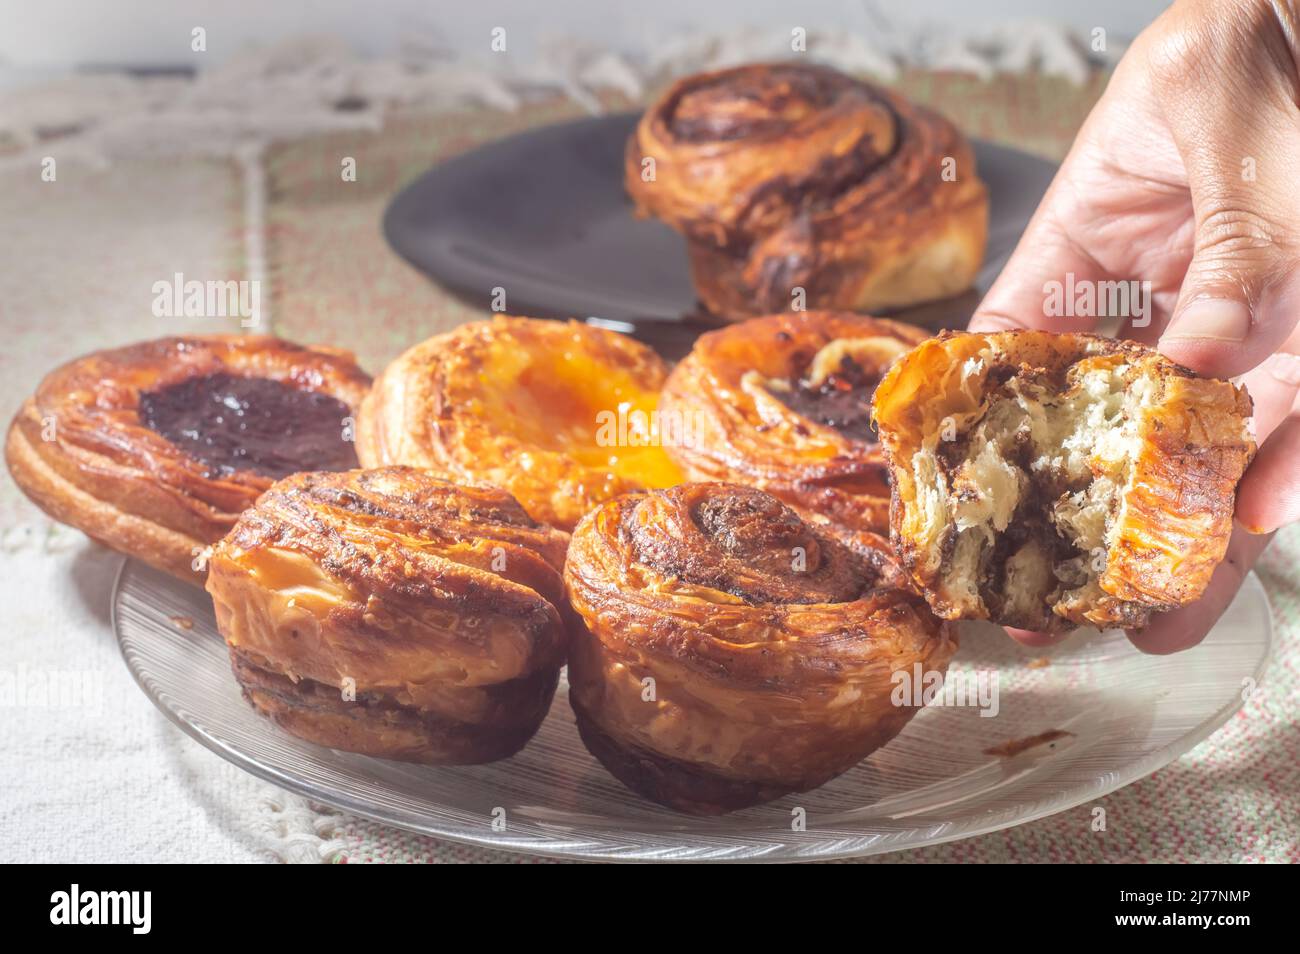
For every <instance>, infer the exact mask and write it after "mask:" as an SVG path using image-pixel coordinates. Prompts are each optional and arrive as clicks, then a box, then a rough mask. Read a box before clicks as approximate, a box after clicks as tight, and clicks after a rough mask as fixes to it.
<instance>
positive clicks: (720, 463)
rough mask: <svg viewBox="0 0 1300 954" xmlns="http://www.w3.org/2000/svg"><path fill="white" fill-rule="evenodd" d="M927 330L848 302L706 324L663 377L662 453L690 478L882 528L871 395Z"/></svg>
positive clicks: (883, 492)
mask: <svg viewBox="0 0 1300 954" xmlns="http://www.w3.org/2000/svg"><path fill="white" fill-rule="evenodd" d="M925 337H926V333H925V332H923V331H921V330H920V329H917V328H914V327H912V326H911V325H904V324H901V323H899V322H896V321H885V320H882V319H879V318H868V317H866V316H863V315H855V314H850V313H847V312H825V311H823V312H801V313H790V314H784V315H772V316H769V317H767V318H754V319H751V320H749V321H746V322H742V323H740V324H736V325H731V326H729V327H727V328H723V329H721V330H718V331H713V332H709V333H708V334H705V335H702V336H701V337H700V338H699V339H698V340H697V341H696V343H695V347H694V349H692V351H691V353H690V354H688V355H687V356H686V357H685V358H684V359H683V360H682V361H681V362H679V363H678V365H677V367H676V368H674V369H673V372H672V374H671V375H669V377H668V383H667V385H666V386H665V387H664V392H663V395H662V397H661V398H660V407H661V411H662V413H663V414H664V415H666V416H667V417H669V418H673V419H681V420H682V421H686V422H689V424H690V426H689V427H683V428H682V429H681V431H682V433H684V434H687V435H689V436H690V438H691V439H690V440H687V441H675V442H671V443H670V445H669V453H670V454H671V455H672V456H673V458H674V459H675V460H676V461H677V463H678V465H679V466H680V467H681V468H682V470H683V471H684V472H685V474H686V475H687V477H688V478H689V479H691V480H720V481H730V482H732V483H740V484H747V485H749V486H751V487H757V488H759V489H760V490H765V491H767V492H768V493H770V494H772V495H773V496H775V497H779V498H780V499H781V500H783V501H785V502H786V503H787V504H789V505H790V506H792V507H795V508H796V509H798V510H799V511H800V512H801V513H802V514H803V515H804V516H805V517H806V518H809V519H813V520H816V519H818V518H824V519H825V520H827V521H828V523H829V525H831V526H832V527H833V528H844V529H846V530H848V531H850V532H853V531H860V530H869V531H880V532H885V533H887V532H888V528H889V483H888V471H887V468H886V466H885V460H884V455H883V453H882V452H881V450H880V447H879V445H878V444H877V443H876V432H875V428H874V426H873V425H872V423H871V396H872V394H873V393H874V391H875V388H876V384H877V383H878V382H879V381H880V379H881V377H883V376H884V374H885V371H886V370H888V368H889V366H890V364H891V363H892V362H893V361H894V360H895V359H896V358H898V357H899V356H900V355H902V354H905V353H906V352H907V351H909V350H910V349H911V348H912V346H913V345H915V344H917V343H918V342H920V341H922V340H924V338H925Z"/></svg>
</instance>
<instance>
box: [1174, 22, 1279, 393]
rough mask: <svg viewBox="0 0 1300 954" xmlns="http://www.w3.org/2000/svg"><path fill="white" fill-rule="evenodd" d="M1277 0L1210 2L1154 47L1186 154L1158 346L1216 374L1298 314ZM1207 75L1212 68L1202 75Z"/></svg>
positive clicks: (1250, 355)
mask: <svg viewBox="0 0 1300 954" xmlns="http://www.w3.org/2000/svg"><path fill="white" fill-rule="evenodd" d="M1284 6H1285V5H1269V4H1254V3H1252V4H1236V5H1231V6H1227V7H1220V8H1217V9H1218V10H1219V11H1221V12H1220V14H1219V15H1218V16H1209V17H1205V18H1200V19H1197V20H1195V21H1193V23H1192V24H1191V25H1188V26H1186V27H1185V28H1183V29H1182V30H1179V31H1176V32H1175V33H1172V34H1166V35H1165V36H1164V37H1163V41H1162V42H1160V43H1158V44H1157V45H1156V46H1155V47H1154V48H1153V49H1152V51H1151V53H1150V60H1149V62H1150V64H1151V77H1152V88H1153V91H1154V93H1155V94H1156V97H1157V99H1158V100H1159V101H1160V102H1161V105H1162V107H1163V112H1164V115H1165V117H1166V119H1167V121H1168V123H1169V127H1170V132H1171V133H1172V134H1173V138H1174V142H1175V144H1176V145H1177V147H1178V151H1179V153H1180V155H1181V156H1182V159H1183V164H1184V166H1185V168H1186V172H1187V184H1188V188H1189V190H1190V192H1191V199H1192V212H1193V217H1194V221H1195V244H1194V248H1193V254H1192V261H1191V264H1190V265H1189V266H1188V269H1187V274H1186V276H1185V278H1184V279H1183V284H1182V288H1181V290H1180V292H1179V297H1178V303H1177V305H1176V306H1175V308H1174V312H1173V316H1172V318H1171V319H1170V322H1169V325H1168V326H1167V327H1166V329H1165V331H1164V334H1163V335H1162V336H1161V338H1160V350H1161V351H1163V352H1164V353H1165V354H1167V355H1169V357H1171V358H1173V359H1174V360H1175V361H1178V362H1179V363H1181V364H1185V365H1187V366H1188V367H1191V368H1193V369H1194V370H1196V371H1199V372H1201V373H1203V374H1207V375H1211V376H1214V377H1224V378H1226V377H1234V376H1236V375H1240V374H1244V373H1245V372H1246V371H1249V370H1250V369H1251V368H1254V367H1256V366H1257V365H1259V364H1260V363H1261V362H1262V361H1263V360H1264V359H1265V358H1267V357H1268V356H1269V355H1270V354H1272V353H1273V352H1274V351H1276V350H1277V349H1278V348H1279V347H1280V346H1281V345H1282V343H1283V342H1284V341H1285V340H1286V339H1287V337H1288V336H1289V335H1290V334H1291V332H1292V330H1294V328H1295V327H1296V322H1297V319H1298V318H1300V269H1297V268H1296V265H1297V263H1300V234H1298V230H1300V197H1298V193H1297V190H1296V188H1295V185H1296V180H1297V175H1298V173H1300V170H1297V159H1296V157H1297V156H1300V110H1298V109H1297V107H1296V87H1297V77H1296V73H1295V62H1296V61H1295V60H1294V59H1293V58H1292V54H1293V52H1296V53H1300V50H1292V44H1293V43H1294V42H1295V37H1294V35H1293V32H1292V31H1291V30H1290V29H1289V27H1288V26H1287V25H1286V24H1283V23H1282V22H1280V21H1279V16H1280V15H1281V14H1280V12H1279V11H1280V9H1282V8H1283V7H1284ZM1207 77H1214V78H1215V80H1214V81H1213V82H1207V81H1206V78H1207Z"/></svg>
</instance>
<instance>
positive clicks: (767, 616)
mask: <svg viewBox="0 0 1300 954" xmlns="http://www.w3.org/2000/svg"><path fill="white" fill-rule="evenodd" d="M879 543H880V549H878V550H876V551H875V552H874V555H873V558H871V559H868V558H866V557H865V556H864V555H863V554H859V553H856V552H854V551H853V550H851V549H849V548H847V547H845V546H843V545H842V544H840V543H838V542H837V541H836V540H834V539H833V538H831V537H829V536H827V535H825V534H823V533H821V532H820V531H819V530H817V529H815V528H814V527H812V526H810V525H808V524H806V523H805V522H803V521H802V520H800V518H799V517H798V515H797V514H795V513H794V512H793V511H791V510H790V509H789V508H787V507H785V506H784V505H783V504H781V503H780V501H778V500H776V499H775V498H774V497H771V496H769V495H768V494H765V493H763V492H761V491H758V490H755V489H753V488H748V487H740V486H735V485H727V484H715V483H708V484H684V485H682V486H679V487H674V488H673V489H671V490H664V491H655V492H651V493H646V494H630V495H628V496H625V497H621V498H619V499H617V500H614V501H610V502H608V503H606V504H604V505H602V506H601V507H599V508H598V509H596V510H595V511H593V512H592V513H591V514H589V515H588V516H587V517H586V518H584V520H583V521H582V523H581V524H579V526H578V529H577V530H576V531H575V533H574V536H573V540H572V542H571V544H570V547H569V556H568V561H567V563H566V565H565V582H566V585H567V588H568V593H569V600H570V603H571V605H572V606H573V609H574V610H575V611H576V612H577V614H578V616H579V617H581V620H582V622H583V623H584V624H585V625H584V626H583V627H580V628H578V629H577V630H575V633H574V641H573V645H572V646H571V648H570V656H569V685H570V689H569V699H570V702H571V703H572V705H573V709H574V713H575V714H576V716H577V719H578V725H579V728H580V729H581V731H582V735H583V738H584V740H586V742H587V744H588V746H589V748H591V750H592V752H593V754H595V755H596V756H597V758H599V759H600V760H601V761H602V762H603V763H604V764H605V766H606V767H607V768H608V769H609V770H610V771H611V772H612V773H613V774H614V775H615V776H616V777H618V778H619V779H620V780H621V781H623V782H624V783H625V784H627V785H628V786H629V787H630V788H632V789H634V790H635V791H637V792H640V793H641V794H643V795H645V796H646V797H647V798H651V799H654V800H655V801H658V802H661V803H662V804H665V805H668V806H669V807H672V808H675V809H677V810H679V811H684V812H691V813H697V814H714V813H719V812H725V811H731V810H734V809H737V808H741V807H744V806H745V805H750V804H755V803H757V802H761V801H766V800H770V799H772V798H776V797H779V796H780V795H782V794H784V793H787V792H792V791H804V790H807V789H810V788H814V787H816V786H818V785H821V784H822V783H824V782H826V781H827V780H829V779H831V778H833V777H834V776H836V775H838V774H840V773H841V772H844V771H845V770H847V769H848V768H850V767H851V766H853V765H855V764H856V763H857V762H859V761H861V759H862V758H864V757H865V756H866V755H867V754H868V753H869V752H871V751H872V750H874V749H875V748H877V747H878V746H880V745H883V744H884V743H885V742H887V741H888V740H889V739H890V738H892V737H893V736H894V735H895V734H897V733H898V731H899V730H900V729H902V727H903V725H905V724H906V722H907V721H908V719H910V718H911V716H912V715H913V713H914V709H912V708H909V707H906V706H895V705H894V704H893V702H892V700H891V690H892V689H893V680H892V674H893V673H894V672H895V671H897V670H908V671H911V668H912V666H913V665H914V664H920V665H922V666H923V667H924V668H925V669H927V670H937V671H940V672H942V671H943V669H944V668H945V667H946V665H947V662H948V659H949V657H950V656H951V655H952V653H953V651H954V650H955V642H954V639H955V637H954V635H953V632H952V631H951V629H950V628H949V627H948V625H947V624H944V623H941V622H940V621H938V620H936V619H935V618H934V617H933V616H932V615H931V613H930V612H929V610H928V608H927V607H926V606H925V604H924V602H923V601H922V600H921V599H920V598H919V597H918V596H916V595H915V594H914V593H912V591H911V590H910V589H905V588H901V587H899V586H898V585H897V583H898V581H899V580H900V578H901V577H900V574H899V573H898V571H897V568H896V567H895V566H894V565H893V561H892V559H891V558H890V556H889V555H888V553H887V552H886V548H885V546H884V542H883V541H880V542H879ZM647 680H649V681H647Z"/></svg>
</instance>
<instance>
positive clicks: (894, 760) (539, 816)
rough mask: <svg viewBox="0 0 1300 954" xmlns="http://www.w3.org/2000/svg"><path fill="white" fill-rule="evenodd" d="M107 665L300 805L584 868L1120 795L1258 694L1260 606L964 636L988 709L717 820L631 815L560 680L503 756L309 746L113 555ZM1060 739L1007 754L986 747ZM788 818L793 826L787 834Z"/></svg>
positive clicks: (927, 723)
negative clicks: (446, 760)
mask: <svg viewBox="0 0 1300 954" xmlns="http://www.w3.org/2000/svg"><path fill="white" fill-rule="evenodd" d="M113 622H114V629H115V631H116V633H117V638H118V641H119V643H120V645H121V648H122V655H123V656H124V657H125V659H126V663H127V665H128V666H129V667H130V669H131V672H132V674H133V675H134V676H135V678H136V680H137V681H138V682H139V684H140V686H141V688H143V689H144V691H145V693H146V694H147V695H148V696H149V698H150V699H152V700H153V702H154V704H155V705H157V706H158V708H159V709H161V710H162V711H163V712H164V713H166V714H167V716H168V717H169V718H171V719H172V721H174V722H175V723H176V724H177V725H179V726H180V727H181V728H182V729H184V730H185V731H186V732H188V733H189V734H190V735H191V736H193V737H194V738H196V739H198V740H199V741H200V742H202V743H203V744H204V745H206V746H207V747H208V748H210V749H212V750H213V751H214V752H216V753H218V754H219V755H221V756H223V757H224V758H226V759H228V760H230V761H231V762H233V763H234V764H236V765H238V766H240V767H241V768H243V769H245V770H247V771H249V772H251V773H253V774H254V775H257V776H259V777H261V778H264V779H266V780H267V781H270V782H272V783H274V784H276V785H279V786H281V787H283V788H286V789H289V790H291V791H294V792H298V793H300V794H302V795H304V796H306V797H308V798H311V799H315V800H317V801H320V802H324V803H326V804H329V805H333V806H335V807H337V808H340V809H343V810H345V811H349V812H353V813H355V814H357V815H362V816H365V817H367V818H372V819H375V820H377V821H380V822H385V823H388V824H391V825H396V826H398V827H401V828H406V829H410V830H411V831H416V832H421V833H424V834H428V835H434V836H437V837H439V838H449V839H453V840H456V841H463V842H472V843H475V844H482V845H486V846H489V847H493V848H499V849H507V850H517V851H527V852H535V853H538V854H549V855H564V856H571V857H581V858H592V859H603V860H633V859H653V860H674V861H677V860H689V861H703V860H764V861H766V860H801V859H817V858H835V857H844V856H853V855H866V854H876V853H879V852H886V851H896V850H898V849H900V848H915V847H918V846H921V845H928V844H934V843H936V842H942V841H950V840H953V839H957V838H965V837H969V836H971V835H978V834H982V833H984V832H989V831H994V830H996V829H999V828H1006V827H1008V826H1011V825H1017V824H1021V823H1023V822H1027V821H1030V820H1032V819H1035V818H1040V817H1042V816H1044V815H1049V814H1051V813H1053V812H1059V811H1063V810H1065V809H1067V808H1071V807H1073V806H1075V805H1079V804H1081V803H1083V802H1087V801H1089V800H1091V799H1095V798H1098V797H1100V796H1102V795H1105V794H1106V793H1107V792H1110V791H1113V790H1114V789H1117V788H1120V787H1121V786H1123V785H1127V784H1129V783H1130V782H1133V781H1135V780H1136V779H1139V778H1141V777H1142V776H1144V775H1147V774H1148V773H1150V772H1153V771H1155V770H1156V769H1158V768H1160V767H1161V766H1163V765H1166V764H1167V763H1169V762H1170V761H1172V760H1173V759H1174V758H1176V757H1177V756H1178V755H1180V754H1182V753H1183V752H1185V751H1187V750H1188V749H1190V748H1192V746H1194V745H1195V744H1196V743H1197V742H1199V741H1201V740H1202V739H1204V738H1205V737H1206V736H1208V735H1209V734H1210V733H1211V732H1213V731H1214V730H1215V729H1216V728H1217V727H1218V726H1220V725H1222V724H1223V723H1224V722H1225V721H1227V719H1228V718H1229V717H1230V716H1231V715H1232V714H1233V713H1234V712H1235V711H1236V710H1237V709H1238V708H1239V707H1240V706H1241V704H1242V702H1243V700H1244V699H1245V698H1246V697H1247V696H1248V694H1249V692H1250V691H1251V690H1252V688H1253V687H1254V686H1255V685H1256V684H1257V683H1258V681H1259V679H1260V673H1261V671H1262V670H1263V668H1264V665H1265V662H1266V661H1267V657H1268V652H1269V645H1270V642H1271V640H1272V623H1271V614H1270V611H1269V606H1268V600H1267V598H1266V596H1265V595H1264V589H1263V587H1262V586H1261V585H1260V583H1259V581H1258V580H1257V579H1256V578H1255V577H1254V576H1253V575H1252V576H1250V577H1249V578H1248V579H1247V580H1246V584H1245V586H1243V587H1242V590H1241V593H1240V594H1239V595H1238V597H1237V599H1236V601H1235V602H1234V603H1233V604H1232V607H1231V608H1230V609H1229V610H1228V612H1227V613H1226V614H1225V615H1224V617H1223V619H1222V620H1220V621H1219V624H1218V625H1217V626H1216V627H1215V628H1214V631H1213V632H1212V633H1211V634H1210V635H1209V637H1208V638H1207V639H1206V640H1205V642H1204V643H1202V644H1201V645H1200V646H1199V647H1197V648H1196V649H1194V650H1191V651H1189V652H1184V653H1179V654H1177V655H1174V656H1143V655H1141V654H1140V653H1138V652H1137V651H1136V650H1134V649H1133V648H1132V647H1131V646H1130V645H1129V643H1128V641H1127V640H1126V639H1125V638H1124V636H1123V634H1122V633H1118V632H1108V633H1101V634H1098V633H1096V632H1095V631H1089V632H1083V631H1081V632H1080V633H1077V634H1076V635H1075V636H1073V637H1071V638H1070V639H1069V640H1068V641H1066V642H1065V643H1063V644H1062V645H1060V646H1057V647H1054V648H1052V649H1049V650H1030V649H1025V648H1023V647H1020V646H1018V645H1017V644H1015V643H1013V642H1012V641H1011V640H1009V639H1008V638H1007V637H1006V636H1005V635H1003V634H1002V633H1001V631H1000V630H997V629H995V628H994V627H992V626H988V625H978V624H977V625H970V626H966V627H964V629H963V632H962V647H961V651H960V653H959V654H958V656H957V658H956V660H955V661H954V664H953V665H954V668H957V669H961V670H963V671H966V672H970V671H978V670H996V671H997V673H998V689H999V692H998V713H997V715H996V716H993V717H985V716H981V715H980V710H979V709H978V708H974V707H958V706H948V707H931V708H928V709H926V710H924V711H922V712H921V713H919V714H918V715H917V716H916V718H915V719H913V720H912V722H911V723H910V724H909V725H908V726H907V728H906V730H904V732H903V733H902V734H901V735H899V736H898V738H896V739H895V740H894V741H893V742H891V743H890V744H889V745H887V746H885V747H884V748H883V749H880V750H879V751H877V752H876V753H874V754H873V755H872V756H871V757H870V758H868V759H867V760H865V761H864V762H862V763H861V764H860V765H858V766H857V767H856V768H855V769H853V770H852V771H850V772H848V773H846V774H844V775H842V776H840V777H839V778H837V779H835V780H834V781H832V782H830V783H828V784H827V785H824V786H823V787H821V788H819V789H817V790H816V791H813V792H807V793H804V794H801V795H793V796H790V797H787V798H785V799H783V800H781V801H778V802H773V803H771V804H768V805H764V806H760V807H757V808H751V809H748V810H745V811H742V812H737V813H735V814H732V815H726V816H723V817H720V818H702V819H701V818H690V817H684V816H681V815H677V814H674V813H672V812H670V811H667V810H666V809H661V808H659V807H657V806H655V805H653V804H651V803H649V802H646V801H644V800H642V799H640V798H639V797H637V796H636V795H633V794H632V793H631V792H629V791H627V790H626V789H624V788H623V787H622V785H620V784H619V783H618V782H616V781H615V780H614V779H613V778H611V777H610V776H609V775H608V774H607V773H606V772H605V771H604V769H603V768H601V766H600V765H599V764H598V763H597V762H596V761H595V760H594V759H593V758H592V757H591V756H590V755H588V754H587V751H586V749H584V748H583V746H582V743H581V742H580V741H579V739H578V734H577V731H576V729H575V728H574V725H573V717H572V714H571V712H570V710H569V704H568V697H567V686H566V685H565V684H564V681H563V680H561V684H560V690H559V692H558V693H557V695H556V698H555V703H554V705H553V706H552V708H551V712H550V715H549V716H548V717H547V719H546V722H545V724H544V725H543V726H542V728H541V731H540V732H538V734H537V736H536V737H535V738H534V739H533V740H532V742H531V743H530V744H529V745H528V746H527V747H526V748H525V749H524V750H523V751H522V752H521V753H519V754H518V755H516V756H515V757H514V758H511V759H507V760H505V761H503V762H497V763H495V764H492V765H485V766H474V767H470V768H433V767H427V766H416V765H406V764H403V763H399V762H387V761H383V760H380V759H372V758H367V757H365V756H361V755H353V754H349V753H345V752H336V751H333V750H331V749H325V748H321V747H319V746H316V745H312V744H310V743H308V742H303V741H301V740H299V739H296V738H294V737H293V736H290V735H288V734H286V733H284V732H282V731H281V730H279V729H278V728H276V727H275V726H274V725H272V724H271V723H270V722H268V721H266V720H264V719H262V718H261V717H260V716H258V715H256V714H255V713H254V712H253V710H252V708H251V707H250V706H249V705H248V704H247V703H246V702H245V701H244V700H243V698H242V697H241V695H240V691H239V688H238V686H237V685H236V683H235V680H234V677H233V676H232V675H231V672H230V665H229V660H228V657H227V655H226V649H225V644H224V643H223V642H222V641H221V638H220V636H219V635H218V634H217V631H216V626H215V621H214V619H213V615H212V606H211V602H210V601H209V599H208V597H207V594H206V593H204V592H203V591H202V590H199V589H197V588H195V587H193V586H190V585H187V584H185V583H182V582H180V581H178V580H174V579H172V578H171V577H169V576H166V575H164V574H162V573H159V572H157V571H155V570H153V569H150V568H149V567H147V566H145V565H143V564H141V563H137V562H135V561H131V560H127V561H125V562H124V563H123V566H122V570H121V572H120V574H119V576H118V580H117V586H116V589H115V591H114V598H113ZM1053 730H1058V731H1060V732H1066V733H1069V735H1065V736H1061V737H1059V738H1057V739H1056V740H1055V741H1052V742H1044V743H1042V744H1038V745H1035V746H1032V747H1030V748H1028V749H1027V750H1025V751H1023V752H1020V753H1019V754H1016V755H1011V756H1007V755H1005V754H990V751H991V750H994V749H995V748H996V747H997V746H999V745H1001V744H1003V743H1006V742H1008V741H1012V740H1023V739H1027V738H1031V737H1035V736H1040V735H1041V734H1042V733H1046V732H1050V731H1053ZM801 821H802V824H803V826H804V827H803V830H796V829H798V828H799V823H800V822H801Z"/></svg>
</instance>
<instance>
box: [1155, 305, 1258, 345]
mask: <svg viewBox="0 0 1300 954" xmlns="http://www.w3.org/2000/svg"><path fill="white" fill-rule="evenodd" d="M1249 333H1250V309H1249V308H1248V307H1246V305H1245V304H1243V303H1242V302H1239V301H1232V300H1231V299H1227V298H1202V299H1199V300H1197V301H1194V302H1192V303H1191V304H1190V305H1188V306H1187V307H1186V308H1184V309H1183V310H1182V311H1181V312H1179V313H1178V315H1177V317H1175V318H1174V320H1173V321H1172V322H1170V324H1169V327H1168V328H1167V329H1166V330H1165V333H1164V336H1163V337H1162V339H1161V340H1164V341H1168V340H1170V339H1171V338H1191V339H1195V340H1201V341H1230V342H1238V341H1245V340H1246V335H1247V334H1249Z"/></svg>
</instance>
